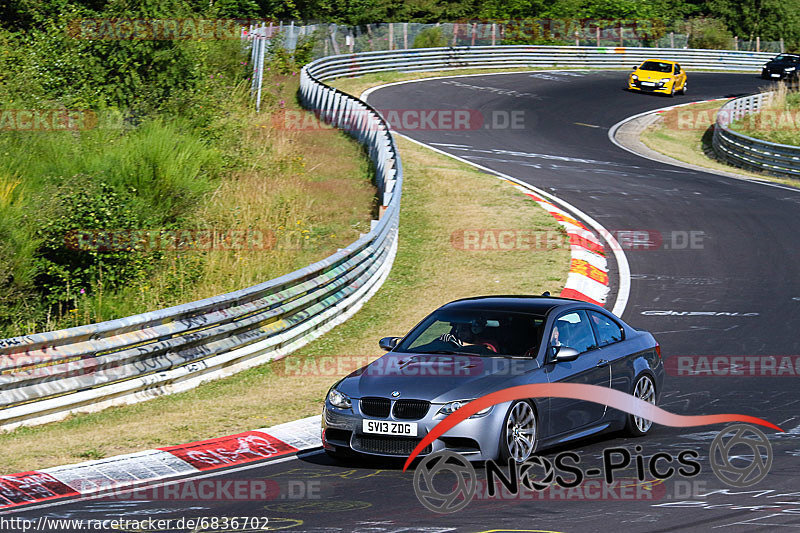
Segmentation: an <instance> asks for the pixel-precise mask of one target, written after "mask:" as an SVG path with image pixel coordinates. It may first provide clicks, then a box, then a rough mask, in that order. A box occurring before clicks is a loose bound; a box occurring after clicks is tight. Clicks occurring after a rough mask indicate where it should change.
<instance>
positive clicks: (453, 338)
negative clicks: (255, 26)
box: [439, 322, 497, 353]
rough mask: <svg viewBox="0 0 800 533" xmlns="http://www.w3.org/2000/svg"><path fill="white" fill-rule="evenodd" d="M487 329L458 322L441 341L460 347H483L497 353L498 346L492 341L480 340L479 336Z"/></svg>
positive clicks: (440, 338)
mask: <svg viewBox="0 0 800 533" xmlns="http://www.w3.org/2000/svg"><path fill="white" fill-rule="evenodd" d="M484 330H485V328H484V327H483V326H481V325H478V324H467V323H464V322H457V323H455V324H452V328H451V330H450V333H445V334H444V335H442V336H441V337H439V340H441V341H445V342H452V343H454V344H457V345H458V346H466V345H481V346H484V347H486V349H488V350H490V351H492V352H494V353H497V346H495V344H494V343H493V342H492V340H491V339H486V338H480V337H479V335H480V334H481V333H483V332H484Z"/></svg>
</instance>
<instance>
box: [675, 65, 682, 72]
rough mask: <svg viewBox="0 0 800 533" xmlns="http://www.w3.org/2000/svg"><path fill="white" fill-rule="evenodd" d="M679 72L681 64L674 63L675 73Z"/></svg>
mask: <svg viewBox="0 0 800 533" xmlns="http://www.w3.org/2000/svg"><path fill="white" fill-rule="evenodd" d="M680 73H681V66H680V65H679V64H677V63H675V74H680Z"/></svg>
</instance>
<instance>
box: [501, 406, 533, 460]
mask: <svg viewBox="0 0 800 533" xmlns="http://www.w3.org/2000/svg"><path fill="white" fill-rule="evenodd" d="M501 433H502V435H501V436H500V459H501V460H502V461H504V462H505V461H508V460H509V459H513V460H514V461H516V462H517V463H522V462H525V461H526V460H527V459H528V458H530V457H531V456H532V455H533V453H534V452H535V451H536V447H537V444H538V426H537V422H536V412H535V411H534V410H533V406H532V405H531V404H530V403H529V402H526V401H518V402H515V403H514V404H512V405H511V407H510V408H509V409H508V413H506V418H505V421H504V422H503V430H502V432H501Z"/></svg>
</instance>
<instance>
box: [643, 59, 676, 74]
mask: <svg viewBox="0 0 800 533" xmlns="http://www.w3.org/2000/svg"><path fill="white" fill-rule="evenodd" d="M639 70H649V71H652V72H672V63H662V62H660V61H645V62H644V63H642V66H641V67H639Z"/></svg>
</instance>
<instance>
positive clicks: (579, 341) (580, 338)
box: [550, 311, 596, 353]
mask: <svg viewBox="0 0 800 533" xmlns="http://www.w3.org/2000/svg"><path fill="white" fill-rule="evenodd" d="M550 344H551V345H552V346H567V347H569V348H574V349H575V350H577V351H578V353H583V352H585V351H587V350H589V349H590V348H593V347H594V346H596V343H595V340H594V332H592V326H591V325H590V324H589V319H588V318H587V316H586V312H585V311H570V312H568V313H566V314H563V315H561V316H560V317H558V318H557V319H556V321H555V324H553V331H552V332H551V334H550Z"/></svg>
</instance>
